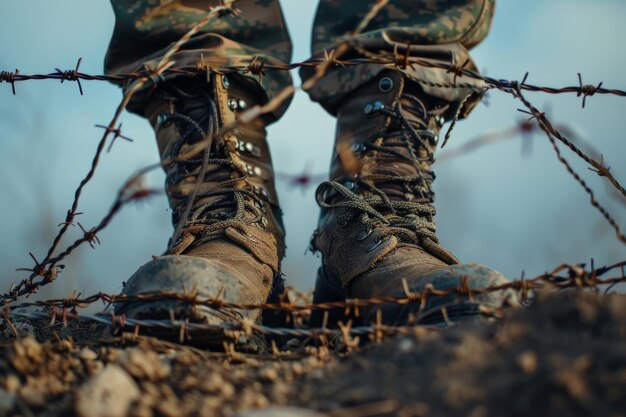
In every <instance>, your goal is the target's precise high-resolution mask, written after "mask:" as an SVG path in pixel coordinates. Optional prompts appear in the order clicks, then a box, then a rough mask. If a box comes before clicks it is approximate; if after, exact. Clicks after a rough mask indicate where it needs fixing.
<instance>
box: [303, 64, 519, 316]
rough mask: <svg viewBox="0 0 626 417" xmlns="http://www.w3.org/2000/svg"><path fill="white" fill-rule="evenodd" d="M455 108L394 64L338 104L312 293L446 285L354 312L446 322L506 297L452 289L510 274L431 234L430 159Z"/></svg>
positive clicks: (326, 296)
mask: <svg viewBox="0 0 626 417" xmlns="http://www.w3.org/2000/svg"><path fill="white" fill-rule="evenodd" d="M451 111H452V114H453V113H454V111H453V110H452V109H450V108H449V105H447V104H446V103H445V102H444V101H441V100H440V101H437V99H434V98H432V97H430V96H426V95H425V94H424V92H423V90H422V89H421V87H420V85H419V84H418V83H417V82H414V81H412V80H410V79H408V78H406V77H405V76H404V75H403V74H402V73H401V72H400V71H396V70H387V71H384V72H382V73H381V74H380V75H379V77H378V78H376V79H375V80H374V81H371V82H369V83H368V84H365V85H364V86H362V87H361V88H360V89H358V90H357V91H355V92H354V93H353V94H351V95H350V97H349V98H348V99H347V100H346V101H345V102H344V103H343V104H342V105H341V106H340V107H339V111H338V115H337V117H338V121H337V136H336V148H335V153H334V156H333V160H332V164H331V174H330V179H331V181H329V182H325V183H322V184H321V185H320V187H319V188H318V189H317V192H316V198H317V201H318V204H319V205H320V207H321V208H322V211H321V215H320V219H319V225H318V229H317V231H316V233H315V234H314V236H313V238H312V242H311V244H312V249H313V250H315V251H318V252H319V253H321V255H322V266H321V267H320V269H319V272H318V277H317V283H316V288H315V294H314V301H315V302H326V301H339V300H343V299H346V298H359V299H365V298H368V299H369V298H377V297H387V296H392V297H400V298H406V297H407V296H410V295H412V294H413V295H414V294H416V293H422V292H423V291H425V290H427V289H435V290H445V291H451V292H454V293H453V294H450V295H447V296H444V297H429V298H427V299H426V302H425V303H420V302H416V303H411V304H409V305H399V304H394V303H388V304H384V305H382V306H379V307H367V308H364V309H360V312H359V317H360V319H364V320H365V322H371V321H373V320H380V319H382V322H383V323H386V324H403V323H407V322H409V321H412V322H418V323H431V324H438V325H445V324H446V323H449V322H454V321H466V320H468V321H472V320H474V319H475V318H476V317H478V314H479V310H480V306H481V305H488V306H491V307H500V306H501V305H502V304H503V301H504V300H505V298H508V297H510V296H511V294H509V293H507V292H505V291H497V292H494V293H490V294H482V295H474V296H470V297H468V296H467V295H463V294H457V293H456V291H455V289H457V288H470V289H471V288H474V289H475V288H485V287H490V286H493V285H499V284H503V283H506V282H507V281H506V279H505V278H504V277H503V276H502V275H501V274H500V273H498V272H496V271H494V270H493V269H490V268H486V267H482V266H479V265H462V264H460V262H459V261H458V259H457V258H456V257H455V256H454V255H453V254H452V253H451V252H450V251H448V250H447V249H445V248H444V247H442V246H441V245H440V244H439V240H438V238H437V236H436V233H435V223H434V216H435V208H434V206H433V202H434V193H433V190H432V183H433V181H434V179H435V174H434V172H433V171H432V169H431V166H432V164H433V163H434V161H435V158H434V153H435V149H436V146H437V141H438V135H439V132H440V129H441V127H442V125H443V123H444V122H445V119H446V118H447V117H450V114H451ZM461 292H463V291H461ZM377 311H380V312H379V313H377ZM377 314H378V315H380V317H379V318H377V317H376V315H377ZM322 317H323V316H322V314H321V313H320V312H314V314H313V316H312V318H311V322H312V325H313V326H319V325H321V324H322V321H323V319H322ZM353 318H355V317H353ZM337 320H345V317H344V316H343V310H339V309H337V310H335V311H332V312H331V315H330V324H332V323H333V322H336V321H337Z"/></svg>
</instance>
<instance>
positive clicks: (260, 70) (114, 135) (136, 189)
mask: <svg viewBox="0 0 626 417" xmlns="http://www.w3.org/2000/svg"><path fill="white" fill-rule="evenodd" d="M387 3H388V0H378V1H377V2H375V3H374V4H373V5H372V8H371V10H370V12H369V13H368V14H366V16H365V17H364V19H363V20H362V21H361V22H360V24H359V25H358V26H357V29H355V31H353V32H351V33H349V34H348V35H347V36H346V37H345V42H343V43H341V44H340V45H339V46H338V47H337V48H336V49H335V50H333V51H328V52H326V53H325V54H324V57H323V58H313V59H309V60H306V61H303V62H299V63H292V64H284V65H283V64H274V63H267V62H265V61H264V60H263V58H262V57H259V56H257V57H253V58H251V59H250V62H249V63H247V64H242V65H233V66H223V67H219V68H214V67H210V66H207V65H205V64H204V63H203V62H201V61H200V62H198V63H197V65H196V68H186V69H180V68H174V67H173V65H174V61H173V60H172V57H173V56H174V54H175V53H176V52H177V51H178V50H179V49H180V48H181V47H182V46H183V45H184V44H185V42H187V41H188V40H189V39H190V38H191V37H192V36H193V35H194V34H195V33H197V32H198V31H199V30H200V28H201V27H202V26H204V25H205V24H206V23H208V22H209V21H210V20H211V19H215V18H220V17H222V16H225V15H237V14H238V10H237V9H235V8H234V6H233V5H234V1H228V2H225V3H224V4H223V5H220V6H217V7H214V8H212V9H211V10H210V12H209V13H207V15H206V16H205V17H204V18H203V19H202V20H201V21H199V22H198V23H197V24H196V25H194V26H193V27H192V28H191V29H190V31H189V32H187V33H186V34H185V35H184V36H182V37H181V39H180V40H179V41H178V42H176V43H175V44H173V45H172V46H171V47H170V48H169V49H168V51H167V52H166V53H165V54H164V56H163V57H162V58H161V59H160V61H159V62H158V63H157V64H155V65H154V66H145V68H144V70H142V71H138V72H133V73H127V74H117V75H90V74H86V73H83V72H81V71H80V65H81V63H82V59H79V60H78V61H77V63H76V66H75V67H74V68H73V69H71V70H60V69H59V68H56V69H55V71H54V72H52V73H49V74H23V73H21V72H20V71H19V70H17V69H16V70H15V71H11V72H10V71H2V72H0V83H2V82H5V83H8V84H10V86H11V90H12V92H13V94H15V93H16V88H15V84H16V83H18V82H24V81H33V80H57V81H60V82H61V83H63V82H66V81H68V82H76V83H77V85H78V88H79V92H80V93H81V94H83V85H82V84H81V81H113V82H124V83H126V90H125V94H124V96H123V98H122V100H121V102H120V104H119V106H118V107H117V109H116V111H115V113H114V116H113V118H112V119H111V121H110V123H109V124H108V125H97V126H98V127H101V128H103V129H104V133H103V135H102V137H101V139H100V141H99V142H98V145H97V148H96V152H95V155H94V158H93V160H92V164H91V166H90V169H89V171H88V173H87V174H86V176H85V177H84V178H83V180H82V181H81V182H80V184H79V186H78V188H77V189H76V191H75V194H74V199H73V202H72V205H71V207H70V209H68V211H67V215H66V218H65V221H64V222H62V223H61V224H60V227H61V228H60V230H59V232H58V233H57V235H56V236H55V238H54V240H53V242H52V244H51V246H50V248H49V249H48V251H47V254H46V256H45V257H44V258H43V259H42V260H41V261H39V260H38V259H37V258H36V256H35V255H34V254H32V253H31V258H32V259H33V261H34V265H33V266H32V267H31V268H20V270H26V271H29V272H31V274H30V276H29V277H28V278H26V279H24V280H22V281H21V282H19V283H18V284H15V285H12V286H11V288H10V289H9V291H8V292H7V293H5V294H2V295H0V303H2V304H10V303H13V302H15V301H17V300H18V299H19V297H21V296H28V295H31V294H34V293H36V292H37V291H38V290H39V288H41V287H42V286H44V285H47V284H50V283H51V282H53V281H54V280H55V279H56V278H57V275H58V272H59V270H60V269H62V268H63V265H61V264H60V262H62V261H63V260H64V259H65V257H67V256H68V255H69V254H71V253H72V252H73V251H74V250H75V249H76V248H78V247H79V246H81V245H84V244H89V245H92V246H93V245H94V244H96V243H98V237H97V234H98V233H99V232H100V231H101V230H103V229H104V228H105V227H107V226H108V224H110V222H111V220H112V219H113V218H114V217H115V215H116V214H117V213H118V212H119V211H120V210H121V209H122V207H123V206H125V205H127V204H129V203H131V202H133V201H137V200H141V199H143V198H145V197H148V196H150V195H153V194H155V193H156V192H157V191H156V190H148V189H145V188H144V187H143V186H142V185H141V184H142V182H141V179H142V177H143V175H144V174H146V173H147V172H149V171H151V170H153V169H156V168H159V167H168V166H170V165H171V164H173V163H176V162H179V161H182V160H186V159H189V158H192V157H194V156H196V155H198V154H199V153H201V152H203V151H204V150H205V148H206V147H207V146H209V145H210V143H211V142H212V140H213V139H215V138H219V137H222V136H223V135H225V134H226V133H228V132H230V131H232V130H233V129H235V128H237V127H238V126H240V125H241V124H246V123H249V122H251V121H253V120H254V119H256V118H258V117H260V116H261V115H263V114H266V113H269V112H272V111H274V110H276V109H277V108H279V107H280V106H281V105H282V104H283V103H284V102H285V101H286V100H288V99H289V98H290V97H291V96H292V95H293V94H294V93H295V92H296V91H297V90H298V89H301V88H305V89H309V88H311V87H312V86H313V85H314V84H315V83H316V82H318V81H319V80H320V79H321V78H323V76H324V75H325V74H326V73H327V72H328V71H329V70H330V69H332V68H335V67H341V66H344V67H345V66H356V65H366V64H377V65H382V66H387V67H393V68H400V69H403V68H407V67H413V66H421V67H425V68H434V69H440V70H445V71H446V72H447V73H451V74H453V82H452V83H434V82H431V81H429V80H417V81H419V82H422V83H423V84H425V85H430V86H434V87H439V88H454V89H468V90H469V91H471V94H473V95H483V94H484V93H485V92H486V91H488V90H491V89H497V90H499V91H502V92H505V93H508V94H511V95H512V96H514V97H515V98H517V99H519V100H520V101H521V102H522V103H523V104H524V105H525V107H526V108H527V111H528V112H529V114H530V115H531V116H532V117H531V119H534V121H535V122H536V123H537V124H538V126H539V128H541V129H542V130H543V131H544V132H545V133H546V135H547V137H548V139H549V141H550V142H551V143H552V145H553V147H554V149H555V151H556V153H557V159H558V160H559V161H560V162H561V163H562V164H563V165H564V166H565V168H566V169H567V171H568V172H569V174H570V175H572V177H573V178H574V179H575V180H576V181H577V182H578V183H579V185H581V187H583V189H584V190H585V191H586V192H587V193H588V194H589V195H590V198H591V203H592V205H593V207H594V208H596V209H597V210H599V211H600V213H601V214H602V215H603V217H604V218H605V219H606V220H607V222H608V223H609V224H610V225H611V227H613V229H614V230H615V232H616V235H617V237H618V239H619V240H620V241H622V242H623V243H626V237H625V236H624V234H623V233H622V231H621V228H620V226H619V224H618V223H617V221H616V220H615V218H614V217H613V216H611V215H610V214H609V212H608V210H606V209H605V208H604V207H603V206H602V205H601V204H600V203H599V202H598V201H597V199H596V197H595V195H594V193H593V190H591V188H590V187H589V186H588V185H587V184H586V183H585V182H584V180H583V179H582V178H581V177H580V176H579V175H578V174H577V173H576V172H574V171H573V169H572V167H571V165H570V164H569V163H568V162H567V161H566V160H565V159H564V158H563V156H562V155H561V154H560V151H559V149H558V146H557V145H556V142H557V141H558V142H561V143H563V144H564V145H565V146H567V148H568V149H570V150H571V151H572V152H574V154H575V155H577V156H578V157H579V158H581V159H582V160H583V161H584V162H585V163H587V164H589V165H590V168H591V169H593V170H594V172H596V173H597V174H598V175H599V176H601V177H605V178H607V180H608V182H609V183H610V184H611V185H612V186H613V187H614V188H615V189H616V190H618V191H619V193H620V194H621V195H622V196H623V197H625V198H626V189H625V188H624V187H623V186H622V185H621V184H620V183H619V181H618V180H617V179H616V178H615V177H614V176H613V175H612V173H611V172H610V169H609V168H608V167H606V166H605V165H604V161H603V160H602V159H601V160H600V161H597V160H595V159H593V158H592V157H590V156H589V155H587V154H586V153H585V152H583V151H582V150H581V149H580V148H578V147H577V146H576V145H574V144H573V143H572V142H571V141H569V140H568V139H567V138H566V137H565V136H564V135H562V134H561V133H560V132H559V131H558V130H557V129H556V128H555V127H554V125H553V124H552V123H551V122H550V121H549V120H548V118H547V117H546V116H545V114H544V113H542V112H540V111H539V110H538V109H537V108H536V107H534V106H533V105H532V104H531V103H530V102H529V101H528V99H526V97H525V96H524V95H523V94H522V93H523V92H526V91H529V92H543V93H547V94H567V93H571V94H576V96H577V97H582V106H583V107H585V105H586V104H587V98H588V97H590V96H593V95H595V94H604V95H615V96H620V97H626V91H623V90H618V89H608V88H606V87H603V83H599V84H598V85H592V84H584V83H583V78H582V76H581V75H580V74H578V85H574V86H567V87H561V88H554V87H547V86H538V85H532V84H529V83H528V82H527V81H528V78H529V75H528V73H526V74H525V76H524V77H523V79H522V81H514V80H505V79H496V78H493V77H488V76H484V75H482V74H479V73H477V72H475V71H472V70H470V69H468V68H466V66H467V62H466V63H463V64H461V65H459V64H458V63H456V62H455V61H454V59H451V60H450V62H449V63H446V62H434V61H430V60H425V59H420V58H416V57H412V56H410V45H407V44H402V43H398V42H395V41H393V40H389V39H387V40H388V42H389V44H390V45H393V52H390V51H369V50H367V49H365V48H363V47H362V46H360V45H358V44H357V42H356V40H355V38H356V36H357V35H358V34H359V33H360V32H361V31H362V30H363V28H365V27H366V26H367V23H368V22H369V21H370V20H371V19H373V18H374V17H375V16H376V15H377V13H379V12H380V10H382V9H383V8H384V7H385V6H386V4H387ZM351 48H355V49H356V50H357V51H358V52H359V53H361V54H362V55H363V56H364V57H363V58H352V59H342V55H343V54H345V53H346V52H347V51H348V50H350V49H351ZM302 67H306V68H315V70H316V71H315V74H314V75H313V76H312V77H311V78H309V79H308V80H307V81H306V82H305V84H304V85H303V86H301V87H300V88H294V87H291V86H290V87H287V88H285V89H284V90H282V91H281V92H279V94H277V95H276V97H275V98H274V99H272V100H270V101H269V102H268V103H266V104H264V105H261V106H254V107H252V108H250V109H248V110H246V111H244V112H242V113H240V114H239V115H238V118H237V120H236V121H235V122H233V123H230V124H228V125H225V126H222V127H221V128H220V129H219V130H218V131H217V133H216V134H214V135H213V136H212V137H208V138H205V139H204V140H203V141H200V142H198V143H196V144H195V145H193V146H192V147H190V149H189V150H188V151H187V152H186V153H185V154H184V155H180V156H178V157H176V158H172V159H168V160H164V161H162V162H161V163H158V164H154V165H151V166H149V167H146V168H144V169H142V170H140V171H138V172H137V173H136V174H134V175H132V176H131V177H130V178H129V179H128V180H127V181H126V183H125V184H124V185H123V186H122V187H121V188H120V190H119V192H118V195H117V198H116V199H115V201H114V203H113V204H112V206H111V209H110V210H109V211H108V213H107V214H106V215H105V216H104V217H103V218H102V220H101V221H100V222H99V223H98V225H97V226H95V227H92V228H86V227H83V226H82V224H80V223H78V225H79V228H80V229H81V231H82V236H81V237H80V238H79V239H76V240H75V241H74V242H73V243H72V244H70V245H69V246H67V247H66V248H65V249H64V250H62V251H61V252H60V253H59V254H58V255H55V253H56V251H57V249H58V247H59V245H60V243H61V240H62V239H63V237H64V236H65V234H66V232H67V231H68V230H69V228H70V226H73V225H74V224H75V218H76V216H78V215H80V214H81V213H80V212H78V204H79V200H80V198H81V195H82V191H83V189H84V187H85V186H86V185H87V184H88V183H89V182H90V180H91V179H92V178H93V176H94V174H95V172H96V169H97V167H98V165H99V161H100V158H101V156H102V152H103V150H104V149H105V145H106V144H107V142H109V139H111V140H110V143H109V149H110V147H111V146H112V145H113V143H114V142H115V140H116V139H118V138H122V139H126V140H130V138H128V137H126V136H124V135H123V134H122V130H121V124H120V123H118V120H119V118H120V116H121V114H122V112H123V111H124V109H125V108H126V106H127V104H128V103H129V102H130V100H131V98H132V97H133V95H134V94H135V93H136V92H137V91H139V90H140V89H141V88H144V87H146V86H149V85H157V84H158V83H160V82H162V81H163V80H164V78H165V76H167V75H171V74H177V75H197V74H206V73H207V72H215V73H219V74H231V73H235V72H236V73H241V74H252V75H255V76H257V77H259V80H261V77H262V76H263V75H264V74H265V73H266V72H267V71H289V70H292V69H296V68H302ZM467 78H469V79H471V80H474V81H480V82H482V83H484V85H480V86H477V84H476V83H470V82H464V80H465V79H467ZM469 98H470V96H467V97H466V99H465V101H467V100H469ZM462 110H463V106H460V108H459V111H458V112H457V114H456V116H455V117H454V118H453V120H452V124H451V125H450V128H449V129H448V132H447V133H446V137H445V140H444V143H443V145H445V143H446V142H447V141H448V139H449V138H450V136H451V133H452V130H453V129H454V127H455V125H456V122H457V120H458V119H459V118H460V115H461V113H462ZM116 126H117V127H116ZM190 200H192V199H190ZM183 223H184V221H181V222H180V224H183ZM617 265H620V267H622V268H623V264H617ZM568 268H570V270H573V268H574V267H568ZM596 272H597V271H596ZM585 277H587V276H577V277H576V279H578V280H580V279H582V278H585ZM594 277H596V276H595V275H594ZM552 278H554V277H552ZM594 279H597V277H596V278H594ZM622 280H623V273H622V277H620V278H617V281H615V282H622ZM540 281H543V282H544V283H547V282H548V281H546V280H545V279H543V278H542V279H538V280H537V283H539V282H540ZM524 282H529V281H524V280H521V281H516V282H515V283H512V284H511V287H510V288H512V289H518V290H523V289H524V288H525V289H526V290H529V289H530V287H528V288H527V287H523V286H524V285H530V284H523V283H524ZM572 282H574V281H572ZM576 282H578V281H576ZM612 283H614V282H604V284H612ZM550 284H554V282H551V283H550ZM600 284H602V283H599V284H596V285H600ZM515 286H518V288H514V287H515ZM485 290H487V289H485ZM489 290H495V289H489ZM458 291H460V292H463V291H467V288H462V289H458ZM471 292H472V293H476V290H471ZM428 294H429V295H428V296H436V295H438V294H437V293H436V291H429V292H428ZM464 294H468V293H467V292H464ZM439 295H441V294H439ZM445 295H449V294H445ZM162 296H163V294H162ZM183 296H186V295H183ZM420 296H422V295H420ZM120 297H121V296H117V297H116V296H111V295H106V294H101V296H99V297H96V298H97V300H101V301H108V302H112V300H116V301H120V300H121V298H120ZM411 297H412V296H411V295H407V298H406V299H407V300H408V299H411ZM89 300H91V298H87V299H83V300H82V302H79V301H81V300H75V303H76V305H79V304H83V303H85V302H87V301H89ZM97 300H96V299H94V301H97ZM393 301H394V300H390V299H386V300H382V299H372V300H369V301H367V302H371V303H377V302H379V303H383V302H393ZM395 301H396V302H398V301H399V300H395ZM205 302H207V303H209V300H205ZM212 302H213V303H214V304H216V305H217V304H218V301H217V300H213V301H212ZM351 302H354V301H346V302H345V303H343V304H341V303H339V304H337V305H333V306H332V307H331V306H328V305H327V306H325V307H324V306H322V307H320V306H317V307H312V306H309V308H320V309H324V308H326V309H329V308H337V307H344V308H349V307H353V308H355V307H358V305H350V303H351ZM359 302H363V300H360V301H359ZM52 305H54V302H53V303H52ZM365 305H367V304H365ZM266 306H267V305H266ZM240 307H241V306H240ZM250 307H251V306H250ZM283 307H284V306H283ZM255 308H262V307H261V306H260V305H258V306H256V307H255ZM267 308H268V309H271V308H270V307H267ZM294 308H295V307H294Z"/></svg>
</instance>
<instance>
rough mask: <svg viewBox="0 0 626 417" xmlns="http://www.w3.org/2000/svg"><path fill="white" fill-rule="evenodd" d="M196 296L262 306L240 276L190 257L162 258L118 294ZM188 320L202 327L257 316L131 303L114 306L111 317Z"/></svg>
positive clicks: (179, 304)
mask: <svg viewBox="0 0 626 417" xmlns="http://www.w3.org/2000/svg"><path fill="white" fill-rule="evenodd" d="M163 292H167V293H178V294H190V293H193V294H197V295H198V298H199V299H206V298H211V297H217V296H218V295H219V297H220V300H222V301H226V302H232V303H262V302H264V301H265V300H264V298H263V294H262V293H261V292H260V291H258V289H255V288H253V287H252V286H251V285H250V283H249V282H248V281H247V280H246V279H245V277H242V276H241V273H240V272H239V271H237V270H236V269H234V268H233V267H231V266H230V265H226V264H224V263H222V262H220V261H217V260H211V259H205V258H199V257H192V256H184V255H182V256H163V257H159V258H156V259H154V260H152V261H150V262H148V263H147V264H145V265H143V266H142V267H141V268H139V270H137V272H135V274H134V275H133V276H132V277H131V278H130V279H129V280H128V282H127V283H126V284H125V285H124V289H123V291H122V294H124V295H130V296H133V295H140V294H146V295H147V294H157V293H163ZM172 313H174V315H175V317H180V318H188V319H191V320H193V321H198V322H205V323H212V324H213V323H220V322H223V321H225V320H228V319H241V318H248V319H252V320H255V319H256V318H257V316H258V314H259V313H258V312H255V311H244V310H237V311H233V310H230V311H228V310H224V309H219V310H216V309H213V308H210V307H208V306H204V305H194V304H193V303H189V302H185V301H179V300H176V299H165V300H152V301H143V300H133V301H127V302H119V303H116V304H115V314H125V315H126V316H127V317H130V318H148V319H168V318H170V317H171V314H172Z"/></svg>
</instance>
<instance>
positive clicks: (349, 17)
mask: <svg viewBox="0 0 626 417" xmlns="http://www.w3.org/2000/svg"><path fill="white" fill-rule="evenodd" d="M375 3H376V0H359V1H351V0H341V1H339V0H320V5H319V8H318V11H317V16H316V18H315V25H314V30H313V45H312V51H313V55H314V56H318V57H320V56H323V52H324V51H325V50H326V51H329V50H332V49H336V48H337V47H338V46H339V45H340V44H342V43H343V42H344V41H346V39H347V38H346V36H347V35H348V34H350V33H351V32H353V31H354V30H355V29H356V28H357V27H358V26H359V23H360V22H361V21H362V20H363V18H364V17H365V16H366V14H367V13H368V12H369V11H370V9H371V7H372V5H374V4H375ZM494 8H495V0H390V1H389V3H388V4H387V5H386V6H385V7H384V8H383V9H382V10H381V11H380V12H379V13H378V14H377V15H376V17H375V18H374V19H373V20H372V21H371V22H370V23H369V24H368V26H367V27H366V28H365V30H364V31H363V32H362V33H361V34H359V35H358V36H355V37H351V38H350V39H349V42H350V45H351V49H350V52H348V53H346V54H345V55H344V56H343V57H344V58H345V57H350V56H351V57H356V56H360V57H363V56H369V55H370V54H372V53H373V54H374V55H378V56H381V53H382V54H383V55H385V54H386V55H385V56H386V57H387V58H389V56H390V55H391V54H392V53H393V51H394V45H398V46H400V47H401V48H400V49H399V50H400V51H406V49H407V45H409V44H410V45H411V47H410V51H409V55H410V56H412V57H417V58H421V59H424V60H431V61H433V62H443V63H446V64H449V63H450V62H451V59H453V60H454V61H453V62H454V63H456V64H458V65H460V64H463V63H465V62H466V61H468V62H467V65H466V67H465V68H467V69H471V70H474V71H478V70H477V68H476V66H475V64H474V62H473V61H472V60H471V58H470V56H469V52H468V49H470V48H471V47H473V46H475V45H476V44H478V43H479V42H480V41H482V40H483V39H484V38H485V37H486V36H487V33H488V32H489V28H490V26H491V21H492V18H493V11H494ZM385 68H386V67H385V66H383V65H378V64H366V65H358V66H355V67H343V68H337V69H335V70H333V71H331V72H329V73H328V74H327V75H326V76H325V77H324V78H323V79H321V80H320V81H319V82H318V83H316V85H315V86H314V87H313V88H311V89H310V90H309V91H308V93H309V95H310V96H311V98H312V99H313V100H314V101H317V102H319V103H320V104H322V106H324V108H326V110H328V111H329V112H330V113H332V114H334V113H335V112H336V109H337V106H338V104H339V103H341V101H342V99H343V97H345V95H346V94H348V93H349V92H351V91H353V90H354V89H356V88H357V87H359V86H360V85H362V84H364V83H366V82H367V81H369V80H371V79H372V78H374V77H376V75H377V74H378V73H379V72H380V71H382V70H383V69H385ZM402 71H403V72H404V73H405V74H406V75H407V76H408V77H410V78H413V79H415V80H417V81H420V80H425V81H427V82H432V83H447V84H452V83H453V82H454V81H455V75H454V74H453V73H450V72H447V73H446V70H439V69H432V68H425V67H419V66H417V65H415V66H412V68H411V67H407V68H405V69H402ZM311 75H312V71H311V70H308V69H303V70H302V71H301V76H302V78H303V79H307V78H308V77H310V76H311ZM460 80H461V81H463V82H465V83H468V82H472V80H470V79H469V78H468V77H462V78H460ZM473 83H474V84H475V85H476V88H480V86H481V85H482V83H481V82H473ZM422 87H423V88H424V90H425V91H426V93H427V94H430V95H432V96H433V97H436V98H438V99H443V100H445V101H447V102H449V103H450V104H451V110H450V112H449V114H453V113H454V112H455V111H456V109H457V108H458V106H459V105H460V103H462V101H463V100H464V99H465V98H466V97H467V95H468V94H469V93H470V92H471V90H469V89H452V88H437V87H432V86H429V85H427V84H425V83H422ZM478 101H479V98H476V99H473V100H468V103H466V105H465V107H464V114H467V113H469V111H470V110H471V109H472V108H473V107H474V105H475V104H477V103H478Z"/></svg>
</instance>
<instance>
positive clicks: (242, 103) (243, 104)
mask: <svg viewBox="0 0 626 417" xmlns="http://www.w3.org/2000/svg"><path fill="white" fill-rule="evenodd" d="M237 106H238V107H239V110H245V109H247V108H248V103H247V102H246V101H245V100H241V99H239V100H237Z"/></svg>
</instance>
